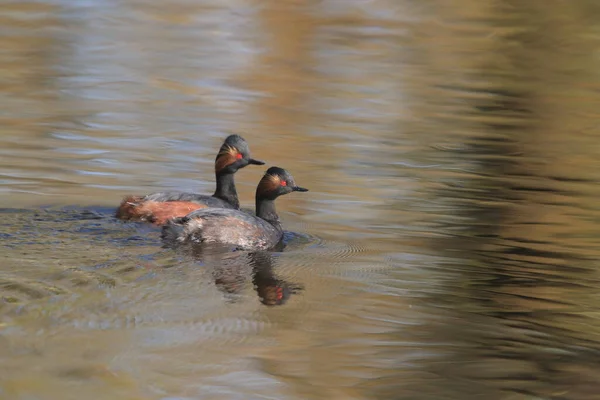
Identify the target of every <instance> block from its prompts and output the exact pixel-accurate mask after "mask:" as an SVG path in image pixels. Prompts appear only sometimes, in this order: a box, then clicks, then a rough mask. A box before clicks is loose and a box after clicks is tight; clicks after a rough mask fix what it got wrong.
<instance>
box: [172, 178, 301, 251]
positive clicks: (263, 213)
mask: <svg viewBox="0 0 600 400" xmlns="http://www.w3.org/2000/svg"><path fill="white" fill-rule="evenodd" d="M307 191H308V189H304V188H301V187H299V186H296V183H295V182H294V178H293V177H292V175H290V173H289V172H287V171H286V170H284V169H282V168H278V167H271V168H269V169H268V170H267V172H266V173H265V175H264V176H263V177H262V179H261V180H260V182H259V183H258V186H257V188H256V215H251V214H248V213H245V212H243V211H240V210H228V209H222V208H221V209H218V208H215V209H212V208H210V209H203V210H196V211H192V212H191V213H189V214H188V215H186V216H185V217H181V218H175V219H172V220H170V221H168V222H167V224H166V225H164V226H163V230H162V238H163V240H164V241H165V244H166V245H167V246H171V247H173V246H177V245H179V244H194V243H204V244H208V243H217V244H225V245H233V246H236V247H237V248H238V249H241V250H267V249H271V248H273V247H274V246H275V245H277V244H278V243H279V241H280V240H281V239H282V237H283V229H282V227H281V223H280V222H279V216H278V215H277V212H276V210H275V199H277V197H279V196H282V195H284V194H288V193H291V192H307Z"/></svg>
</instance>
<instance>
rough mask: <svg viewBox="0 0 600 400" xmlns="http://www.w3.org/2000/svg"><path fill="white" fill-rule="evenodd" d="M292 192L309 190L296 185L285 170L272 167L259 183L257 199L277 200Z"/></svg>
mask: <svg viewBox="0 0 600 400" xmlns="http://www.w3.org/2000/svg"><path fill="white" fill-rule="evenodd" d="M292 192H308V189H305V188H303V187H300V186H298V185H296V182H295V181H294V177H293V176H292V174H290V173H289V172H287V171H286V170H285V169H283V168H279V167H271V168H269V169H268V170H267V172H265V175H264V176H263V177H262V179H261V180H260V182H259V183H258V186H257V188H256V198H257V199H268V200H275V199H276V198H277V197H279V196H282V195H284V194H288V193H292Z"/></svg>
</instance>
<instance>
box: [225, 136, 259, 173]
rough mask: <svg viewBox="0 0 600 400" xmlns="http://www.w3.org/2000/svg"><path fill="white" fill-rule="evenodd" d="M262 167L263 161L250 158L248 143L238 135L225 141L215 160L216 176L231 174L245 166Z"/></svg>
mask: <svg viewBox="0 0 600 400" xmlns="http://www.w3.org/2000/svg"><path fill="white" fill-rule="evenodd" d="M250 164H253V165H264V164H265V162H264V161H260V160H255V159H254V158H252V157H251V156H250V148H249V147H248V143H247V142H246V141H245V140H244V138H243V137H241V136H240V135H230V136H228V137H227V139H225V141H224V142H223V145H222V146H221V149H220V150H219V154H217V158H216V159H215V172H216V173H217V174H227V173H229V174H233V173H235V172H236V171H237V170H238V169H240V168H244V167H245V166H247V165H250Z"/></svg>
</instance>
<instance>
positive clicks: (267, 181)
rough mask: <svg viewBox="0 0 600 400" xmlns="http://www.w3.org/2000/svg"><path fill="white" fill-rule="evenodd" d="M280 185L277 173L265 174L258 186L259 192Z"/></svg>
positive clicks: (269, 190) (271, 189) (267, 190)
mask: <svg viewBox="0 0 600 400" xmlns="http://www.w3.org/2000/svg"><path fill="white" fill-rule="evenodd" d="M280 185H281V178H280V177H279V176H278V175H271V174H265V176H263V177H262V179H261V180H260V182H259V183H258V186H259V188H260V191H261V192H265V193H266V192H271V191H273V190H276V189H277V188H278V187H279V186H280Z"/></svg>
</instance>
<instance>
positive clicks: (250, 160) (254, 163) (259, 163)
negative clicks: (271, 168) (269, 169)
mask: <svg viewBox="0 0 600 400" xmlns="http://www.w3.org/2000/svg"><path fill="white" fill-rule="evenodd" d="M248 164H253V165H265V162H264V161H260V160H255V159H254V158H251V159H249V160H248Z"/></svg>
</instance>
